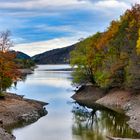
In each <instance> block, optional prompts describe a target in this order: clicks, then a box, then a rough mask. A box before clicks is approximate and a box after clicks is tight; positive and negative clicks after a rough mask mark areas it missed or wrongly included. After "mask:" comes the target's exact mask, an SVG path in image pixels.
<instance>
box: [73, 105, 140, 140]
mask: <svg viewBox="0 0 140 140" xmlns="http://www.w3.org/2000/svg"><path fill="white" fill-rule="evenodd" d="M72 113H73V125H72V133H73V137H74V138H75V139H78V140H106V136H114V137H122V138H126V137H127V138H140V134H138V133H136V132H135V131H134V130H132V129H131V128H130V127H129V126H128V124H127V123H126V122H127V120H128V118H127V117H126V116H125V115H124V114H119V113H116V112H113V111H110V110H94V109H88V108H86V107H82V106H79V105H77V104H75V105H74V107H73V110H72Z"/></svg>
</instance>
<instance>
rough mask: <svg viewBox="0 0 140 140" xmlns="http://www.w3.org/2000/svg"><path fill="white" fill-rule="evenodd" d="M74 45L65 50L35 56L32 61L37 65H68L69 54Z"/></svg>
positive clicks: (60, 49) (55, 50)
mask: <svg viewBox="0 0 140 140" xmlns="http://www.w3.org/2000/svg"><path fill="white" fill-rule="evenodd" d="M74 47H75V45H71V46H68V47H65V48H59V49H54V50H50V51H46V52H44V53H41V54H38V55H35V56H33V57H32V60H33V61H34V62H35V63H37V64H68V63H70V52H71V51H72V50H73V49H74Z"/></svg>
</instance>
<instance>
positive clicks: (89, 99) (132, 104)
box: [72, 86, 140, 133]
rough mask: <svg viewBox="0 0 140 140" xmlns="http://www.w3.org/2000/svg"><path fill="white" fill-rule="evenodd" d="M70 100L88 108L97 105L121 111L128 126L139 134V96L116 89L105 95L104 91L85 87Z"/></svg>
mask: <svg viewBox="0 0 140 140" xmlns="http://www.w3.org/2000/svg"><path fill="white" fill-rule="evenodd" d="M72 98H73V99H74V100H76V101H77V102H79V103H82V104H84V105H86V106H90V107H94V106H95V105H99V106H103V107H106V108H109V109H111V110H115V111H120V110H123V111H124V112H125V114H126V115H127V116H129V118H130V119H129V121H128V124H129V126H130V127H131V128H132V129H134V130H135V131H136V132H138V133H140V94H138V93H137V94H136V93H132V92H131V91H123V90H116V89H114V90H112V91H109V92H108V93H106V94H105V91H103V90H101V89H98V88H97V87H94V86H87V87H84V88H83V89H81V90H79V91H78V92H77V93H76V94H74V95H73V96H72Z"/></svg>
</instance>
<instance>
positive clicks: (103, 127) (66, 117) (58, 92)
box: [10, 65, 139, 140]
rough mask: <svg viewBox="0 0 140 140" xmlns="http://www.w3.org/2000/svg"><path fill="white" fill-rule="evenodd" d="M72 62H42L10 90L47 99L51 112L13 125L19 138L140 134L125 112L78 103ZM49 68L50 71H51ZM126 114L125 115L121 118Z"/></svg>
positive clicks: (70, 139)
mask: <svg viewBox="0 0 140 140" xmlns="http://www.w3.org/2000/svg"><path fill="white" fill-rule="evenodd" d="M64 68H67V69H69V65H40V66H39V67H38V68H37V69H35V71H34V73H33V74H31V75H28V76H27V78H26V80H25V81H24V82H22V81H21V82H19V83H18V84H17V88H16V89H14V88H13V89H11V90H10V91H11V92H14V93H17V94H19V95H25V97H26V98H30V99H35V100H40V101H43V102H48V103H49V105H48V106H46V108H47V111H48V114H47V115H46V116H44V117H42V118H40V119H39V120H38V121H37V122H35V123H32V124H30V125H27V126H25V125H24V126H20V127H19V126H17V127H13V129H12V134H13V135H14V136H15V137H16V139H17V140H25V139H26V140H38V139H41V140H46V139H47V140H92V139H95V140H96V139H97V140H106V136H114V137H129V138H139V134H138V133H136V132H135V131H134V130H132V129H131V128H130V127H129V126H128V124H127V121H128V118H127V117H126V116H125V115H124V114H119V113H116V112H112V111H108V110H95V109H94V108H93V109H89V108H87V107H83V106H79V105H78V104H75V103H73V100H72V99H71V98H70V97H71V96H72V95H73V94H74V93H75V92H74V87H72V85H71V82H72V77H71V72H69V71H51V70H52V69H64ZM49 69H50V71H49ZM122 118H123V119H122Z"/></svg>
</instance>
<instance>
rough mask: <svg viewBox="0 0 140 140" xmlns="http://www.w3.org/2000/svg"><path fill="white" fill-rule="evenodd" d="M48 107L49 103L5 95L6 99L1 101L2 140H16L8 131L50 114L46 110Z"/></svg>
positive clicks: (0, 130) (0, 136)
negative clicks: (17, 125)
mask: <svg viewBox="0 0 140 140" xmlns="http://www.w3.org/2000/svg"><path fill="white" fill-rule="evenodd" d="M46 105H48V103H45V102H41V101H37V100H32V99H27V98H23V96H21V95H17V94H13V93H5V99H0V106H1V107H0V139H2V140H15V136H13V135H12V134H11V133H10V132H8V129H9V128H11V126H15V125H16V124H19V123H20V124H22V125H27V124H30V123H33V122H36V121H37V120H38V119H39V118H41V117H42V116H45V115H46V114H47V113H48V112H47V111H46V109H45V108H44V106H46Z"/></svg>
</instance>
